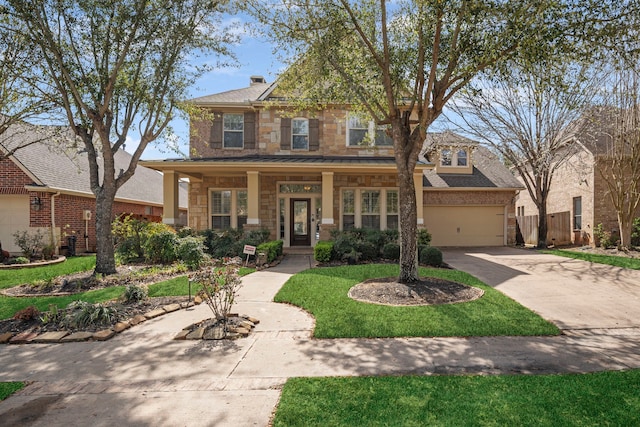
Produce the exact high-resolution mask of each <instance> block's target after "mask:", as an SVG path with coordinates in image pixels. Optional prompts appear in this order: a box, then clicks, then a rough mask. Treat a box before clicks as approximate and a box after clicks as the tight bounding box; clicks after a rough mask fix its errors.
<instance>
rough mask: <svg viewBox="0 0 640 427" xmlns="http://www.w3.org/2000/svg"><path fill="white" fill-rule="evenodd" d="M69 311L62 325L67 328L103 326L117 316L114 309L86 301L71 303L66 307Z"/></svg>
mask: <svg viewBox="0 0 640 427" xmlns="http://www.w3.org/2000/svg"><path fill="white" fill-rule="evenodd" d="M67 310H68V311H69V312H68V313H67V315H66V316H65V319H64V324H65V325H66V326H67V327H69V328H86V327H92V326H103V325H107V324H109V323H111V322H112V321H113V320H114V318H115V317H116V315H117V312H116V310H115V309H114V308H111V307H107V306H104V305H102V304H91V303H89V302H86V301H73V302H72V303H70V304H69V305H68V306H67Z"/></svg>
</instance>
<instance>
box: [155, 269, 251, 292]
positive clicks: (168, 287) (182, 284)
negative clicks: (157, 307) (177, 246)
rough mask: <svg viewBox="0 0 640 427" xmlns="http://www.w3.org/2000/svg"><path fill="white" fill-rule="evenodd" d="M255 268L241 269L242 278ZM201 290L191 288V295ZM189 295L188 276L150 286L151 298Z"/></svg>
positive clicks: (197, 287)
mask: <svg viewBox="0 0 640 427" xmlns="http://www.w3.org/2000/svg"><path fill="white" fill-rule="evenodd" d="M254 271H256V270H255V268H248V267H240V271H239V272H238V273H239V274H240V276H246V275H247V274H249V273H253V272H254ZM198 290H200V286H197V285H196V286H191V295H195V294H196V292H198ZM183 295H189V279H188V278H187V276H180V277H174V278H173V279H169V280H164V281H162V282H158V283H155V284H153V285H149V296H150V297H169V296H183Z"/></svg>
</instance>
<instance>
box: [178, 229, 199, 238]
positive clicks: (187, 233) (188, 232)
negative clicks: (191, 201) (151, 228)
mask: <svg viewBox="0 0 640 427" xmlns="http://www.w3.org/2000/svg"><path fill="white" fill-rule="evenodd" d="M177 234H178V237H179V238H181V239H183V238H185V237H196V236H197V235H198V233H197V232H196V230H194V229H193V228H191V227H182V228H180V229H179V230H178V231H177Z"/></svg>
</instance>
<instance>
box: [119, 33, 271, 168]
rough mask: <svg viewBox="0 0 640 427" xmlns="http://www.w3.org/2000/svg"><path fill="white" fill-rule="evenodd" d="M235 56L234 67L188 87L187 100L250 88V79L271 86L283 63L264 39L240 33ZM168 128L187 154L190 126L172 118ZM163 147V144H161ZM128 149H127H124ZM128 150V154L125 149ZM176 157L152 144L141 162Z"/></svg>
mask: <svg viewBox="0 0 640 427" xmlns="http://www.w3.org/2000/svg"><path fill="white" fill-rule="evenodd" d="M232 50H233V52H234V53H235V55H236V56H237V59H238V63H239V64H238V66H237V67H226V68H219V69H214V70H212V71H210V72H209V73H207V74H205V75H204V76H202V78H200V80H198V82H196V84H195V85H194V86H193V87H192V88H191V90H190V93H189V98H196V97H200V96H205V95H211V94H214V93H219V92H225V91H227V90H233V89H241V88H244V87H248V86H249V77H251V76H254V75H258V76H263V77H264V78H265V79H266V80H267V82H268V83H272V82H273V81H274V80H275V78H276V76H277V74H278V70H279V68H280V67H282V64H280V63H278V62H277V60H276V58H275V56H274V54H273V46H272V45H271V44H270V43H269V42H267V41H264V40H261V39H258V38H256V37H253V36H251V35H250V34H249V33H243V34H242V38H241V41H240V43H239V44H237V45H236V46H234V47H233V49H232ZM171 126H172V128H173V130H174V132H175V134H176V136H177V137H178V141H179V142H178V147H179V149H180V150H181V151H182V152H183V153H185V154H186V153H188V137H189V125H188V123H187V121H186V120H184V119H182V118H177V119H174V120H173V122H172V123H171ZM136 137H138V135H136V134H135V132H133V133H132V134H131V135H130V136H129V138H128V139H130V140H131V141H132V143H131V144H129V146H130V147H131V149H134V148H135V138H136ZM163 145H164V144H163ZM126 148H129V147H126ZM127 151H130V150H129V149H127ZM176 157H179V155H177V154H176V153H175V152H173V151H168V150H167V149H166V148H164V149H163V148H162V146H159V145H157V144H154V143H151V144H149V145H148V146H147V148H146V149H145V151H144V153H143V155H142V159H143V160H161V159H167V158H176Z"/></svg>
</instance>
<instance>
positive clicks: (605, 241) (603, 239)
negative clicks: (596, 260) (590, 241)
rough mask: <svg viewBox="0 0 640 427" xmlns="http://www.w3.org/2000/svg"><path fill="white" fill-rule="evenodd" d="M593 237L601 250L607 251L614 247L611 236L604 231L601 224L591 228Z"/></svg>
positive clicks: (608, 232)
mask: <svg viewBox="0 0 640 427" xmlns="http://www.w3.org/2000/svg"><path fill="white" fill-rule="evenodd" d="M593 236H594V237H595V238H596V239H598V240H597V241H598V242H599V244H600V247H601V248H602V249H607V248H610V247H613V246H614V243H615V242H614V240H613V235H612V234H611V232H610V231H606V230H605V229H604V226H603V225H602V223H600V224H598V225H596V226H595V227H593Z"/></svg>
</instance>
